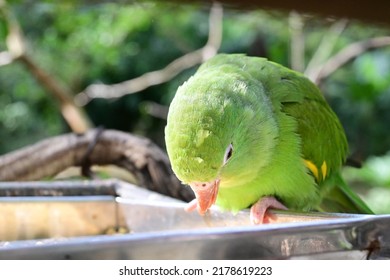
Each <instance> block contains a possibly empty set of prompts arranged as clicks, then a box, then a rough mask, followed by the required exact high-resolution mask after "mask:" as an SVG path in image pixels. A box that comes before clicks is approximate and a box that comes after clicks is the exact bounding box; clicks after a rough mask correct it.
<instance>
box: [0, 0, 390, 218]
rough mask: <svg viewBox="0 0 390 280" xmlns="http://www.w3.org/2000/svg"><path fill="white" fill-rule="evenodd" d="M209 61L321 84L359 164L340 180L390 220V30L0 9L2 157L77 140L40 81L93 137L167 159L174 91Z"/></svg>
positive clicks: (213, 11) (49, 4)
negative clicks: (291, 72)
mask: <svg viewBox="0 0 390 280" xmlns="http://www.w3.org/2000/svg"><path fill="white" fill-rule="evenodd" d="M216 52H219V53H220V52H224V53H246V54H248V55H254V56H264V57H267V58H268V59H270V60H273V61H275V62H278V63H280V64H283V65H285V66H288V67H291V68H293V69H295V70H297V71H300V72H303V73H305V74H306V75H307V76H308V77H309V78H311V79H312V80H313V81H314V82H315V83H317V85H318V86H319V87H320V88H321V89H322V91H323V93H324V95H325V97H326V99H327V100H328V101H329V103H330V104H331V107H332V108H333V109H334V110H335V112H336V113H337V115H338V116H339V117H340V119H341V122H342V124H343V125H344V128H345V130H346V133H347V136H348V139H349V144H350V155H351V158H353V159H354V160H355V161H357V162H362V163H363V167H362V168H353V167H346V168H345V169H344V175H345V177H346V179H347V181H348V182H349V184H351V185H352V186H353V187H354V188H355V190H357V191H358V192H359V193H360V194H361V195H362V196H363V197H364V199H365V200H366V201H367V203H368V204H369V206H370V207H371V208H373V210H374V211H375V212H377V213H390V131H389V130H390V23H384V24H381V23H380V22H373V21H364V20H362V19H354V18H342V17H333V16H324V15H321V16H318V15H317V14H312V13H307V12H297V11H293V10H283V11H282V10H272V9H260V8H258V7H256V8H254V7H252V8H250V7H246V8H242V7H240V8H236V7H234V6H229V7H223V8H222V7H221V6H220V5H218V4H214V5H212V4H211V3H209V2H205V3H195V4H194V3H192V4H179V3H178V2H165V1H157V2H153V1H116V2H103V3H99V2H98V1H66V0H65V1H7V2H5V1H0V154H5V153H7V152H10V151H14V150H16V149H18V148H21V147H25V146H27V145H29V144H32V143H35V142H37V141H39V140H41V139H44V138H47V137H51V136H54V135H59V134H63V133H67V132H70V131H71V130H72V125H71V124H70V123H69V121H68V120H66V119H65V118H64V115H63V112H61V110H60V108H61V106H60V105H61V100H60V101H59V98H58V96H56V95H55V94H53V92H54V93H55V91H56V90H55V89H54V90H53V89H50V87H48V85H47V84H45V83H47V81H51V82H53V83H54V85H56V86H58V87H59V88H60V89H62V92H65V93H66V94H67V98H69V99H70V103H72V105H74V106H76V107H77V108H78V110H80V112H81V113H82V116H83V118H85V121H86V122H87V123H88V122H89V123H90V124H91V126H104V127H105V128H112V129H118V130H123V131H126V132H131V133H134V134H140V135H144V136H146V137H149V138H151V139H152V140H153V141H154V142H155V143H157V144H158V145H159V146H160V147H161V148H163V149H164V134H163V133H164V132H163V129H164V126H165V123H166V114H167V110H168V106H169V103H170V101H171V100H172V98H173V96H174V94H175V91H176V89H177V87H178V86H179V85H180V84H181V83H183V82H184V81H185V80H186V79H188V78H189V77H190V76H191V75H192V74H193V73H194V72H195V71H196V69H197V67H198V66H199V64H200V63H201V62H202V61H203V60H204V59H207V58H208V57H210V56H212V55H213V54H215V53H216ZM26 57H27V58H28V59H27V60H26ZM37 71H38V72H39V71H41V72H40V73H41V74H42V73H43V74H44V75H43V78H42V76H41V79H39V78H38V79H37ZM125 81H127V82H126V83H125V84H123V82H125ZM60 91H61V90H60ZM73 130H74V129H73Z"/></svg>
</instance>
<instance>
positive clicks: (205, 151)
mask: <svg viewBox="0 0 390 280" xmlns="http://www.w3.org/2000/svg"><path fill="white" fill-rule="evenodd" d="M250 80H251V78H250V77H246V76H243V75H237V77H236V78H234V77H233V79H232V74H230V75H229V76H225V73H220V71H219V72H218V73H216V72H214V71H203V73H202V75H195V76H193V77H191V78H190V79H189V80H188V81H187V82H185V83H184V84H183V85H182V86H181V87H179V89H178V91H177V93H176V95H175V97H174V99H173V101H172V103H171V105H170V108H169V113H168V119H167V126H166V128H165V142H166V147H167V152H168V156H169V159H170V162H171V165H172V169H173V171H174V173H175V174H176V176H177V177H178V178H179V179H180V180H181V181H182V182H183V183H184V184H188V185H190V186H191V188H192V190H193V191H194V193H195V196H196V198H197V202H198V205H197V210H198V212H199V213H200V214H204V213H205V212H206V211H207V209H209V208H210V207H211V205H213V204H214V203H215V201H216V199H217V195H218V192H219V188H225V187H226V188H228V187H236V186H238V185H244V184H245V183H246V182H248V181H250V180H252V179H253V178H254V176H256V173H257V170H258V168H260V167H261V166H262V165H265V164H267V161H268V160H269V157H270V154H269V150H270V149H271V147H272V146H273V145H274V144H273V143H274V141H273V140H274V138H275V137H276V136H275V131H274V128H273V126H272V125H271V124H270V122H271V120H272V112H271V109H270V108H271V107H270V106H264V108H257V106H254V105H253V104H261V103H264V104H267V105H269V104H268V101H267V100H264V102H260V103H259V99H262V98H265V97H262V96H258V95H257V94H254V93H253V92H254V91H257V92H258V91H259V90H260V91H262V88H258V87H259V86H260V87H261V85H257V84H258V83H257V84H256V83H251V82H250ZM260 106H262V105H260ZM259 111H260V112H259ZM270 116H271V117H270ZM256 143H261V144H260V145H261V146H260V147H259V146H258V145H257V144H256ZM257 155H259V156H257ZM260 155H261V156H260ZM258 158H261V159H262V160H260V161H259V160H258Z"/></svg>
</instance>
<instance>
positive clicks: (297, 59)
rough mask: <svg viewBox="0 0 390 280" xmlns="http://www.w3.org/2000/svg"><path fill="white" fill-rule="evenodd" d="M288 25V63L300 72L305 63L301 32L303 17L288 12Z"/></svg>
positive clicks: (303, 39)
mask: <svg viewBox="0 0 390 280" xmlns="http://www.w3.org/2000/svg"><path fill="white" fill-rule="evenodd" d="M288 22H289V27H290V38H291V42H290V65H291V68H292V69H294V70H295V71H299V72H302V71H303V70H304V65H305V56H304V54H305V38H304V34H303V26H304V22H303V18H302V16H301V15H300V14H299V13H298V12H296V11H292V12H291V13H290V16H289V19H288Z"/></svg>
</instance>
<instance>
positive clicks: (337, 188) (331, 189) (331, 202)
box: [318, 173, 374, 214]
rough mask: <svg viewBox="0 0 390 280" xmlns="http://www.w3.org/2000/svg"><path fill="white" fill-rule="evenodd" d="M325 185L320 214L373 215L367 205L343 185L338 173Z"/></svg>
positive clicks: (343, 182)
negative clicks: (325, 190)
mask: <svg viewBox="0 0 390 280" xmlns="http://www.w3.org/2000/svg"><path fill="white" fill-rule="evenodd" d="M332 179H333V180H331V181H329V182H327V183H326V184H330V183H331V184H332V186H327V187H326V188H325V189H327V192H326V193H325V194H323V198H322V202H321V204H320V206H319V208H318V210H320V211H322V212H337V213H355V214H374V212H373V211H372V210H371V209H370V208H369V207H368V206H367V204H366V203H365V202H364V201H363V200H362V199H361V198H360V197H359V196H358V195H357V194H356V193H355V192H354V191H353V190H352V189H351V188H350V187H349V186H348V185H347V184H346V183H345V181H344V180H343V178H342V177H341V175H340V174H339V173H337V174H334V177H333V178H332Z"/></svg>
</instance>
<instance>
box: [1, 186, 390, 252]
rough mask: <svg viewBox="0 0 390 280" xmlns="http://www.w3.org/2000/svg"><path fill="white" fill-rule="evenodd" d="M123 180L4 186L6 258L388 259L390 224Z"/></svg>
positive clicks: (381, 218) (387, 218)
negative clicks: (258, 220) (254, 214)
mask: <svg viewBox="0 0 390 280" xmlns="http://www.w3.org/2000/svg"><path fill="white" fill-rule="evenodd" d="M183 207H184V203H183V202H180V201H178V200H175V199H172V198H169V197H165V196H162V195H160V194H157V193H154V192H150V191H148V190H145V189H142V188H139V187H137V186H134V185H131V184H128V183H125V182H122V181H118V180H106V181H77V182H73V181H72V182H66V181H64V182H61V181H60V182H24V183H8V182H3V183H0V259H390V215H346V214H330V213H329V214H327V213H292V212H286V211H274V212H273V213H274V215H275V217H276V219H275V221H273V223H271V224H267V225H259V226H252V225H250V223H249V213H248V211H241V212H239V213H238V214H236V215H233V214H231V213H228V212H221V211H219V209H218V208H216V207H213V208H212V209H211V211H209V212H208V213H207V214H206V215H205V216H203V217H202V216H199V215H198V214H197V213H195V212H194V213H187V212H185V211H184V210H183Z"/></svg>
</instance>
